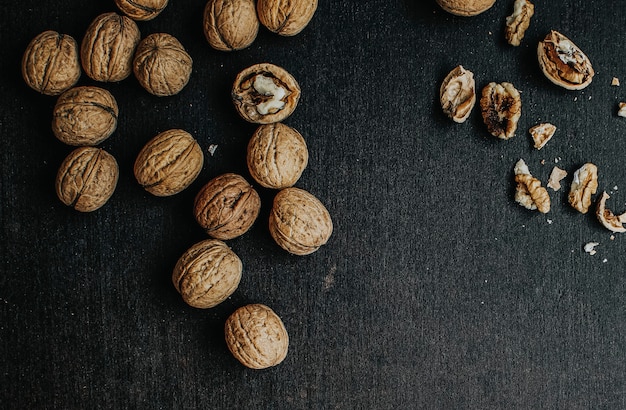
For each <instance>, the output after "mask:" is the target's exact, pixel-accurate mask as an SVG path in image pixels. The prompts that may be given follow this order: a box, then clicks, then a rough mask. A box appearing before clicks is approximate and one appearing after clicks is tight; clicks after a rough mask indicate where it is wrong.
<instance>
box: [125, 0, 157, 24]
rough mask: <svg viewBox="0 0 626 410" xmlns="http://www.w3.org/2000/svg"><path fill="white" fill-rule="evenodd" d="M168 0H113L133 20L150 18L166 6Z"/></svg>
mask: <svg viewBox="0 0 626 410" xmlns="http://www.w3.org/2000/svg"><path fill="white" fill-rule="evenodd" d="M167 3H168V0H115V5H117V7H118V8H119V9H120V10H121V11H122V13H124V14H126V15H127V16H128V17H130V18H131V19H133V20H137V21H148V20H152V19H153V18H155V17H156V16H158V15H159V14H161V12H162V11H163V10H165V7H167Z"/></svg>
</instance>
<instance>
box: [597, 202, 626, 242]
mask: <svg viewBox="0 0 626 410" xmlns="http://www.w3.org/2000/svg"><path fill="white" fill-rule="evenodd" d="M609 198H610V196H609V194H607V193H606V192H602V195H601V196H600V199H599V200H598V205H597V206H596V216H597V217H598V220H599V221H600V223H601V224H602V226H604V227H605V228H606V229H608V230H609V231H611V232H622V233H623V232H626V227H624V224H626V212H624V213H623V214H621V215H615V214H614V213H613V211H611V210H610V209H607V208H606V200H607V199H609Z"/></svg>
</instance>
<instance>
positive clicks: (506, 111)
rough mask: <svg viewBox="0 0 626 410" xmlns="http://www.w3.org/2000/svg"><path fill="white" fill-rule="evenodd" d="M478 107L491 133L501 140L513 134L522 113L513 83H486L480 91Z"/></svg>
mask: <svg viewBox="0 0 626 410" xmlns="http://www.w3.org/2000/svg"><path fill="white" fill-rule="evenodd" d="M480 109H481V112H482V116H483V121H484V123H485V125H486V126H487V130H488V131H489V133H490V134H491V135H493V136H494V137H498V138H500V139H503V140H508V139H510V138H512V137H513V136H514V135H515V130H516V129H517V122H518V121H519V118H520V116H521V115H522V99H521V98H520V94H519V91H517V89H516V88H515V87H514V86H513V84H511V83H507V82H504V83H500V84H497V83H494V82H491V83H489V84H487V85H486V86H485V88H483V91H482V97H481V99H480Z"/></svg>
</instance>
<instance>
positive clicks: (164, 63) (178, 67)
mask: <svg viewBox="0 0 626 410" xmlns="http://www.w3.org/2000/svg"><path fill="white" fill-rule="evenodd" d="M192 64H193V61H192V59H191V56H189V54H187V52H186V51H185V49H184V47H183V45H182V44H180V42H179V41H178V40H177V39H176V38H175V37H173V36H171V35H169V34H166V33H154V34H150V35H149V36H148V37H146V38H144V39H143V40H141V42H140V43H139V45H138V46H137V50H136V51H135V57H134V59H133V72H134V73H135V77H137V80H138V81H139V84H141V86H142V87H143V88H145V89H146V90H147V91H148V92H149V93H150V94H154V95H156V96H159V97H164V96H171V95H175V94H178V93H179V92H180V91H181V90H182V89H183V88H184V87H185V86H186V85H187V83H188V82H189V77H190V76H191V68H192Z"/></svg>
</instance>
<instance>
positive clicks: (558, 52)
mask: <svg viewBox="0 0 626 410" xmlns="http://www.w3.org/2000/svg"><path fill="white" fill-rule="evenodd" d="M537 57H538V59H539V66H540V67H541V71H543V73H544V74H545V76H546V77H547V78H548V80H550V81H551V82H552V83H554V84H556V85H559V86H561V87H563V88H565V89H567V90H582V89H583V88H585V87H587V86H588V85H589V84H591V80H592V79H593V75H594V71H593V67H592V66H591V62H590V61H589V58H587V56H586V55H585V53H583V52H582V50H581V49H580V48H578V46H576V44H574V43H573V42H572V41H571V40H570V39H569V38H567V37H565V36H564V35H563V34H561V33H559V32H558V31H554V30H552V31H550V33H548V35H546V37H545V38H544V39H543V41H540V42H539V45H538V46H537Z"/></svg>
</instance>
